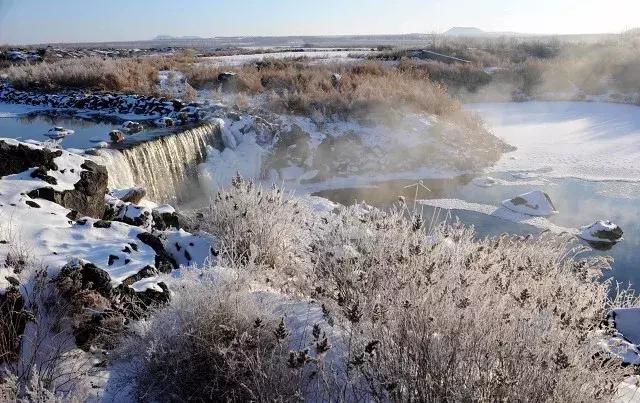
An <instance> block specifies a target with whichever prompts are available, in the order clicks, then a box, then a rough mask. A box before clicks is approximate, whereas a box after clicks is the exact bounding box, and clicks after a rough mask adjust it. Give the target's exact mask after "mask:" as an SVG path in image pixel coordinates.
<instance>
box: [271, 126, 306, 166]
mask: <svg viewBox="0 0 640 403" xmlns="http://www.w3.org/2000/svg"><path fill="white" fill-rule="evenodd" d="M310 141H311V135H310V134H309V133H307V132H305V131H304V130H302V128H301V127H300V126H298V125H295V124H294V125H292V126H291V130H289V131H288V132H284V133H280V134H279V135H278V140H277V141H276V144H275V146H274V148H273V149H274V150H273V154H272V157H271V160H270V166H271V167H272V168H275V169H279V168H284V167H287V166H290V165H297V166H301V165H303V164H304V163H305V161H306V160H307V158H308V157H309V153H310V147H309V142H310Z"/></svg>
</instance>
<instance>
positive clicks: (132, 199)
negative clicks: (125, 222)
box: [118, 187, 147, 204]
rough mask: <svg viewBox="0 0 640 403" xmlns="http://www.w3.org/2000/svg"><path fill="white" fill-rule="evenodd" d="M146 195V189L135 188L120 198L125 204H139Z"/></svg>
mask: <svg viewBox="0 0 640 403" xmlns="http://www.w3.org/2000/svg"><path fill="white" fill-rule="evenodd" d="M146 195H147V190H146V189H145V188H142V187H135V188H131V189H128V190H127V191H126V192H123V194H122V195H120V196H118V198H119V199H120V200H122V201H123V202H125V203H133V204H138V203H140V201H141V200H142V199H143V198H144V197H145V196H146Z"/></svg>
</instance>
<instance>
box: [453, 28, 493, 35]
mask: <svg viewBox="0 0 640 403" xmlns="http://www.w3.org/2000/svg"><path fill="white" fill-rule="evenodd" d="M487 34H488V33H487V32H485V31H483V30H481V29H480V28H476V27H453V28H451V29H450V30H448V31H446V32H444V33H443V35H447V36H486V35H487Z"/></svg>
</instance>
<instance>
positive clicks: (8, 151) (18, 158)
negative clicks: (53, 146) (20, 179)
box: [0, 141, 62, 179]
mask: <svg viewBox="0 0 640 403" xmlns="http://www.w3.org/2000/svg"><path fill="white" fill-rule="evenodd" d="M61 155H62V151H60V150H57V151H51V150H46V149H35V148H31V147H29V146H27V145H25V144H18V145H11V144H9V143H7V142H5V141H0V177H3V176H6V175H13V174H17V173H20V172H24V171H26V170H27V169H29V168H33V167H42V169H45V170H57V169H58V166H57V165H56V163H55V162H54V161H53V160H54V159H55V158H57V157H59V156H61ZM52 179H53V178H52Z"/></svg>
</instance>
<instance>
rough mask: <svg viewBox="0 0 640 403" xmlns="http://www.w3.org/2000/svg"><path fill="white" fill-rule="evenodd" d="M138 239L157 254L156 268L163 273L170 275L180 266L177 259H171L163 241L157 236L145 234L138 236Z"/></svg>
mask: <svg viewBox="0 0 640 403" xmlns="http://www.w3.org/2000/svg"><path fill="white" fill-rule="evenodd" d="M138 239H139V240H140V241H142V242H143V243H144V244H146V245H148V246H150V247H151V249H153V251H154V252H156V261H155V264H156V268H157V269H158V270H159V271H160V272H161V273H169V272H171V271H172V270H174V269H177V268H178V264H177V263H176V261H175V259H174V258H173V257H171V255H170V254H169V253H168V252H167V251H166V249H165V248H164V245H163V244H162V241H160V238H158V237H157V236H155V235H153V234H150V233H148V232H143V233H141V234H138Z"/></svg>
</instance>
